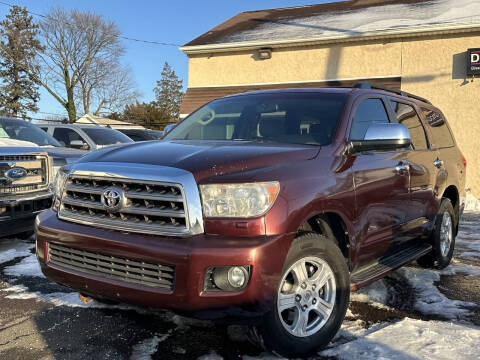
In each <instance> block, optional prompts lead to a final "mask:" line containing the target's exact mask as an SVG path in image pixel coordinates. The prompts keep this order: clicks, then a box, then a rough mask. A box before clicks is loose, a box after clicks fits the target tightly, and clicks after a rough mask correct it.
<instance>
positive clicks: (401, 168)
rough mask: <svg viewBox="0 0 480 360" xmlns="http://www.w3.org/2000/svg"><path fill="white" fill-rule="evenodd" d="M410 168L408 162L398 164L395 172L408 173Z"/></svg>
mask: <svg viewBox="0 0 480 360" xmlns="http://www.w3.org/2000/svg"><path fill="white" fill-rule="evenodd" d="M408 170H409V166H408V164H402V163H401V164H398V165H397V166H395V172H396V173H397V174H399V175H407V174H408Z"/></svg>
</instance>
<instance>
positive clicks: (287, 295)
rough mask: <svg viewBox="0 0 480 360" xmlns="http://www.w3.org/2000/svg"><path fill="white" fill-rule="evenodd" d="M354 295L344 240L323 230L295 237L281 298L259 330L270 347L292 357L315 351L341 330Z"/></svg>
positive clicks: (265, 344) (279, 294) (279, 295)
mask: <svg viewBox="0 0 480 360" xmlns="http://www.w3.org/2000/svg"><path fill="white" fill-rule="evenodd" d="M349 297H350V282H349V272H348V267H347V263H346V261H345V258H344V257H343V255H342V253H341V251H340V249H339V248H338V246H337V245H336V244H335V243H334V242H333V241H332V240H330V239H328V238H326V237H324V236H321V235H318V234H306V235H303V236H300V237H298V238H297V239H295V241H294V242H293V244H292V246H291V248H290V251H289V253H288V255H287V259H286V262H285V265H284V269H283V272H282V276H281V279H280V283H279V285H278V291H277V296H276V299H275V301H274V302H273V304H272V309H271V311H270V312H269V313H268V314H267V315H266V316H265V319H264V321H263V322H262V324H261V326H258V328H257V330H258V331H257V333H258V335H259V337H260V339H261V341H262V343H263V345H264V346H265V348H266V349H267V350H269V351H272V352H274V353H277V354H280V355H282V356H286V357H301V356H308V355H311V354H313V353H315V352H317V351H319V350H320V349H322V348H323V347H325V346H326V345H327V344H328V343H329V342H330V340H331V339H332V338H333V337H334V336H335V334H336V333H337V331H338V329H339V328H340V326H341V324H342V321H343V318H344V316H345V312H346V310H347V307H348V302H349Z"/></svg>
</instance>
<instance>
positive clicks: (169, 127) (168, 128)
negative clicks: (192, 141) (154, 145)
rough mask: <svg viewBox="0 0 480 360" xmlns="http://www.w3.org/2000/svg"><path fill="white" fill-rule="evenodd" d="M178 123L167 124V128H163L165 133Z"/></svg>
mask: <svg viewBox="0 0 480 360" xmlns="http://www.w3.org/2000/svg"><path fill="white" fill-rule="evenodd" d="M176 125H177V124H168V125H166V126H165V129H163V135H166V134H168V133H169V132H170V130H172V129H173V128H174V127H175V126H176Z"/></svg>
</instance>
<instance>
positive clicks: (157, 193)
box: [59, 174, 189, 234]
mask: <svg viewBox="0 0 480 360" xmlns="http://www.w3.org/2000/svg"><path fill="white" fill-rule="evenodd" d="M112 187H115V188H116V189H121V191H122V193H123V195H122V196H123V198H124V199H122V201H123V205H122V207H120V208H119V209H118V210H115V211H110V210H109V209H108V208H107V207H106V206H105V205H104V204H103V203H102V196H103V193H104V192H105V191H106V190H108V189H110V188H112ZM59 217H60V218H61V219H63V220H69V221H72V222H78V223H82V224H87V225H91V226H96V227H106V228H109V229H114V230H123V231H132V232H141V233H152V234H187V233H188V232H189V222H188V211H187V207H186V200H185V195H184V191H183V187H182V185H180V184H176V183H169V182H160V181H158V182H157V181H146V180H133V179H125V178H115V177H111V178H104V177H98V176H82V175H75V174H72V175H70V176H69V179H68V180H67V183H66V185H65V189H64V193H63V197H62V201H61V206H60V211H59Z"/></svg>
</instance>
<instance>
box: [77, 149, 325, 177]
mask: <svg viewBox="0 0 480 360" xmlns="http://www.w3.org/2000/svg"><path fill="white" fill-rule="evenodd" d="M319 150H320V147H318V146H309V145H296V144H277V143H259V142H252V141H191V140H190V141H180V140H171V141H158V140H156V141H146V142H139V143H134V144H131V145H127V146H121V147H116V148H105V149H102V150H97V151H95V152H92V153H90V154H88V155H87V156H85V157H83V158H82V159H81V160H80V161H79V162H81V163H83V162H123V163H138V164H146V165H161V166H170V167H176V168H180V169H184V170H187V171H190V172H192V173H193V175H194V176H195V178H196V179H197V181H200V180H202V179H204V178H207V177H211V176H220V175H225V174H231V173H235V172H240V171H248V170H252V169H257V168H261V167H267V166H272V165H276V164H279V163H285V162H295V161H302V160H309V159H312V158H314V157H315V156H316V155H317V154H318V152H319Z"/></svg>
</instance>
